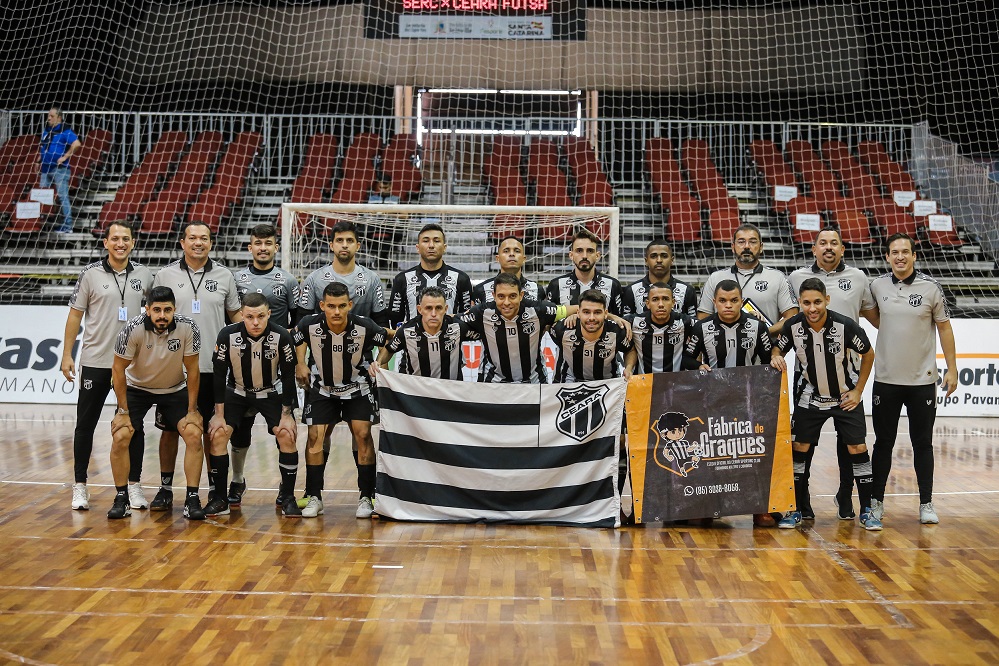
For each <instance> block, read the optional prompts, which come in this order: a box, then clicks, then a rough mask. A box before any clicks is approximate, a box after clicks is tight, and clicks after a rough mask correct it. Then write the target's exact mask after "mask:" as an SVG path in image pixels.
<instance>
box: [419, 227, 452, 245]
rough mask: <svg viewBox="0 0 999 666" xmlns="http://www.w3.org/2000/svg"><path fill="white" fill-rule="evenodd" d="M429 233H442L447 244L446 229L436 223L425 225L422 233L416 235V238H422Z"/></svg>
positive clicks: (421, 230)
mask: <svg viewBox="0 0 999 666" xmlns="http://www.w3.org/2000/svg"><path fill="white" fill-rule="evenodd" d="M428 231H439V232H441V238H443V239H444V242H445V243H446V242H447V234H445V233H444V227H442V226H441V225H439V224H437V223H436V222H431V223H430V224H424V225H423V228H422V229H420V233H418V234H416V237H417V238H419V237H420V236H422V235H423V234H425V233H427V232H428Z"/></svg>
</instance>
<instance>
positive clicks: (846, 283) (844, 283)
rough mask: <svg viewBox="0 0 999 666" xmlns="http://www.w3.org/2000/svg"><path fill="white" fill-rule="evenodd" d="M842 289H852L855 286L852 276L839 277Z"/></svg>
mask: <svg viewBox="0 0 999 666" xmlns="http://www.w3.org/2000/svg"><path fill="white" fill-rule="evenodd" d="M839 288H840V291H850V290H851V289H852V288H853V282H852V281H851V280H850V278H840V279H839Z"/></svg>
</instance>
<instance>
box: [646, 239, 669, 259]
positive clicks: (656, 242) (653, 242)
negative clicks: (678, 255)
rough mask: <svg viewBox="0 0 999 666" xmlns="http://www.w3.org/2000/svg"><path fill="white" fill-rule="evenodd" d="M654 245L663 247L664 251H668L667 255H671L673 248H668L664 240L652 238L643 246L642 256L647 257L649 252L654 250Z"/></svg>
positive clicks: (667, 243)
mask: <svg viewBox="0 0 999 666" xmlns="http://www.w3.org/2000/svg"><path fill="white" fill-rule="evenodd" d="M656 245H665V246H666V249H667V250H669V253H670V254H673V248H672V247H670V244H669V242H668V241H667V240H666V239H665V238H653V239H652V240H650V241H649V244H648V245H646V246H645V255H644V256H646V257H647V256H649V250H651V249H652V248H654V247H655V246H656Z"/></svg>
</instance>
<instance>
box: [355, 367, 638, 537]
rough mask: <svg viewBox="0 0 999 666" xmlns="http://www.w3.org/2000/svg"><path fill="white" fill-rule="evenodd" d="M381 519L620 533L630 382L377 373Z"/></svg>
mask: <svg viewBox="0 0 999 666" xmlns="http://www.w3.org/2000/svg"><path fill="white" fill-rule="evenodd" d="M377 382H378V404H379V412H380V414H381V426H382V427H381V435H380V437H379V438H378V490H377V493H376V502H375V507H376V510H377V512H378V513H379V515H382V516H385V517H387V518H393V519H396V520H418V521H449V522H475V521H500V522H524V523H549V524H567V525H577V526H580V525H581V526H593V527H614V526H616V525H617V524H618V516H619V512H620V507H621V497H620V495H619V493H618V489H617V478H618V451H619V441H620V435H621V422H622V419H623V416H624V399H625V392H626V389H627V384H626V383H625V381H624V380H623V379H610V380H604V381H589V382H577V383H573V384H471V383H468V382H459V381H449V380H443V379H428V378H425V377H416V376H411V375H403V374H399V373H395V372H391V371H380V372H379V373H378V375H377Z"/></svg>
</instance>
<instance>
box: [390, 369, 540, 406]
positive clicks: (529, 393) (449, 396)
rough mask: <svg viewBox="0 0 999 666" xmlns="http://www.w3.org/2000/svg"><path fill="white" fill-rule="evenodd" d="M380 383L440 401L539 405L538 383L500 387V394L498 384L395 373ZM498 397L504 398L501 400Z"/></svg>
mask: <svg viewBox="0 0 999 666" xmlns="http://www.w3.org/2000/svg"><path fill="white" fill-rule="evenodd" d="M377 382H378V386H380V387H387V388H389V389H391V390H393V391H396V392H398V393H405V394H406V395H415V396H424V397H427V398H437V399H439V400H454V401H457V402H477V403H480V404H483V405H501V404H506V405H513V404H521V403H523V404H535V405H536V404H538V386H539V385H538V384H500V385H499V386H502V387H503V388H502V389H501V390H500V391H499V392H497V391H496V387H497V384H480V383H478V382H460V381H455V380H450V379H432V378H430V377H418V376H416V375H404V374H401V373H398V372H391V371H390V372H387V373H385V374H384V375H383V374H382V373H381V372H379V373H378V375H377ZM497 396H500V398H499V401H497Z"/></svg>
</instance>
